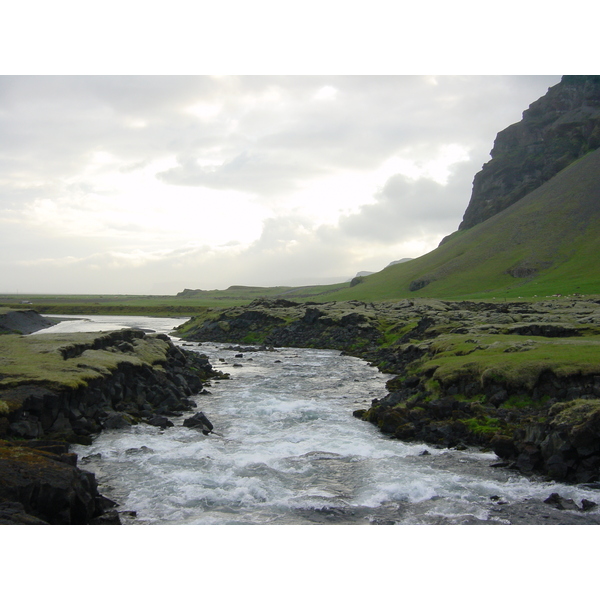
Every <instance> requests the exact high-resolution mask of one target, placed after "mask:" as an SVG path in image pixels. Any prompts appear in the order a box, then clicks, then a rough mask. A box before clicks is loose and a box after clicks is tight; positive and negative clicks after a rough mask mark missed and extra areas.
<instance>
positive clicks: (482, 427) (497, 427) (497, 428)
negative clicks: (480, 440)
mask: <svg viewBox="0 0 600 600" xmlns="http://www.w3.org/2000/svg"><path fill="white" fill-rule="evenodd" d="M463 423H464V424H465V425H466V426H467V429H468V430H469V431H471V432H472V433H475V434H477V435H481V436H485V437H490V436H493V435H495V434H497V433H501V432H502V431H503V424H502V422H501V421H500V420H499V419H496V418H493V417H486V416H480V417H475V418H473V419H465V420H464V421H463Z"/></svg>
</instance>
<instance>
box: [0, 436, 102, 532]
mask: <svg viewBox="0 0 600 600" xmlns="http://www.w3.org/2000/svg"><path fill="white" fill-rule="evenodd" d="M0 499H1V500H2V501H4V502H9V503H19V504H20V505H21V506H22V507H23V511H24V512H25V513H26V514H28V515H31V516H32V517H34V518H35V519H39V520H41V521H44V522H46V523H50V524H58V525H85V524H88V523H90V522H91V520H92V519H93V518H95V517H98V516H100V515H101V514H103V508H102V505H101V496H100V495H99V494H98V489H97V484H96V479H95V477H94V475H93V474H92V473H88V472H86V471H81V470H80V469H78V468H77V467H74V466H71V465H69V464H66V463H65V462H62V461H61V460H58V459H57V457H56V456H55V455H53V454H50V453H46V452H42V451H39V450H33V449H31V448H25V447H22V446H18V445H16V444H10V443H8V442H1V441H0ZM6 510H9V512H10V511H14V512H13V513H12V514H14V515H15V516H14V517H13V518H14V519H25V520H26V519H27V518H26V517H23V516H22V515H21V516H19V509H18V507H17V506H16V505H15V504H12V505H9V506H8V509H7V507H6V506H5V512H4V518H7V517H6V515H7V513H6Z"/></svg>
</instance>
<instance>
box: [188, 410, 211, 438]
mask: <svg viewBox="0 0 600 600" xmlns="http://www.w3.org/2000/svg"><path fill="white" fill-rule="evenodd" d="M183 426H184V427H189V428H191V429H199V430H200V431H202V433H203V434H204V435H208V434H209V433H210V432H211V431H212V430H213V424H212V423H211V422H210V421H209V420H208V418H207V417H206V415H205V414H204V413H203V412H202V411H200V412H197V413H196V414H195V415H194V416H193V417H189V418H187V419H185V421H184V422H183Z"/></svg>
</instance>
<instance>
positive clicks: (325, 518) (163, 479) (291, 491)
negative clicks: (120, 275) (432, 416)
mask: <svg viewBox="0 0 600 600" xmlns="http://www.w3.org/2000/svg"><path fill="white" fill-rule="evenodd" d="M183 321H185V319H164V318H163V319H157V318H150V317H131V318H130V317H118V318H114V317H95V316H94V317H85V320H84V319H83V317H82V319H77V320H69V321H63V322H62V323H60V324H59V325H57V326H55V327H54V328H50V329H46V330H43V332H39V334H40V335H43V334H45V333H51V332H52V331H59V330H60V331H63V332H64V331H99V330H109V329H118V328H120V327H128V326H135V327H141V328H143V329H146V330H153V331H157V332H163V333H169V332H171V331H172V328H173V327H175V326H176V325H178V324H179V323H181V322H183ZM173 339H174V341H175V342H176V343H177V344H181V345H183V346H185V348H186V349H187V350H191V351H197V352H202V353H205V354H206V355H208V356H209V358H210V360H211V363H212V364H213V366H215V368H217V369H221V370H223V371H224V372H228V373H230V375H231V378H230V379H229V380H221V381H213V382H212V383H210V384H209V387H207V390H208V391H209V392H210V395H208V394H206V395H198V396H197V397H196V398H195V400H196V402H197V404H198V410H202V411H203V412H204V413H205V414H206V415H207V416H208V418H209V419H210V420H211V421H212V423H213V425H214V428H215V429H214V432H215V433H214V434H211V435H209V436H204V435H202V434H201V433H200V432H197V431H195V430H190V429H187V428H184V427H181V423H182V421H183V418H184V417H175V418H172V419H171V420H172V421H173V422H174V423H175V427H172V428H169V429H166V430H164V431H161V430H160V429H158V428H155V427H151V426H148V425H137V426H134V427H132V428H131V430H129V431H125V432H123V431H122V430H118V431H107V432H103V433H102V434H100V435H99V436H97V438H96V439H95V441H94V443H93V444H92V445H91V446H74V447H73V450H74V451H75V452H77V454H78V455H79V457H80V463H79V464H80V466H81V467H82V468H84V469H88V470H90V471H93V472H94V473H96V475H97V478H98V481H99V483H100V489H101V491H102V493H103V494H104V495H106V496H108V497H110V498H112V499H114V500H116V501H117V502H118V503H119V505H120V506H119V511H122V520H123V522H125V523H131V524H263V525H264V524H498V525H501V524H516V523H518V524H521V523H522V524H541V523H544V524H546V523H548V524H554V523H556V524H598V523H600V514H599V511H598V509H594V510H592V511H590V512H586V513H583V512H579V511H575V510H568V511H564V510H562V511H561V510H558V509H556V508H554V507H552V506H549V505H548V504H545V503H544V502H543V501H544V500H545V499H546V498H548V496H549V495H550V494H551V493H554V492H556V493H558V494H560V495H561V496H563V497H564V498H569V499H572V500H574V501H575V502H577V503H578V504H579V505H580V504H581V501H582V499H584V498H585V499H588V500H591V501H593V502H596V503H598V504H599V505H600V491H599V490H598V489H593V488H590V487H588V486H571V485H566V484H560V483H554V482H547V481H544V480H542V479H536V478H533V479H530V478H526V477H523V476H521V475H520V474H519V473H517V472H515V471H510V470H507V469H502V468H492V467H491V466H490V465H492V464H493V463H495V462H497V461H498V459H497V457H496V456H495V455H494V454H492V453H485V452H479V451H477V450H475V449H473V450H471V451H457V450H448V449H440V448H434V447H431V446H428V445H426V444H418V443H414V444H407V443H403V442H400V441H398V440H393V439H390V438H389V437H388V436H386V435H384V434H382V433H381V432H379V431H378V430H377V429H376V428H375V427H374V426H373V425H371V424H370V423H366V422H363V421H360V420H358V419H355V418H354V417H352V411H353V410H356V409H357V408H366V407H368V406H370V401H371V400H372V399H373V398H377V397H382V396H383V395H385V393H386V392H385V382H386V380H387V379H388V377H389V376H387V375H384V374H382V373H379V372H378V371H377V369H375V368H373V367H370V366H369V365H368V364H367V363H366V362H364V361H362V360H359V359H357V358H353V357H349V356H341V355H340V352H338V351H332V350H315V349H295V348H277V349H275V350H273V351H252V352H247V351H246V352H240V351H239V350H236V349H230V348H229V347H228V346H227V345H225V344H212V343H204V344H201V345H200V344H190V343H187V344H186V343H182V342H181V341H179V340H177V338H173Z"/></svg>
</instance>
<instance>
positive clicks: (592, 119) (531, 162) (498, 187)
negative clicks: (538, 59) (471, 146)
mask: <svg viewBox="0 0 600 600" xmlns="http://www.w3.org/2000/svg"><path fill="white" fill-rule="evenodd" d="M598 147H600V76H598V75H587V76H564V77H563V78H562V80H561V82H560V83H559V84H557V85H555V86H553V87H551V88H550V89H549V90H548V92H547V94H546V95H545V96H543V97H542V98H540V99H539V100H537V101H536V102H534V103H533V104H531V105H530V106H529V109H528V110H526V111H525V112H524V113H523V119H522V121H520V122H519V123H515V124H513V125H511V126H510V127H507V128H506V129H505V130H504V131H501V132H500V133H498V135H497V137H496V141H495V142H494V148H493V150H492V152H491V156H492V160H490V161H489V162H488V163H486V164H485V165H483V168H482V170H481V171H480V172H479V173H477V175H475V179H474V181H473V193H472V196H471V200H470V202H469V205H468V207H467V210H466V212H465V215H464V217H463V221H462V223H461V224H460V227H459V229H469V228H471V227H473V226H474V225H477V224H478V223H481V222H482V221H485V220H486V219H489V218H490V217H492V216H494V215H495V214H496V213H499V212H500V211H502V210H504V209H505V208H507V207H508V206H510V205H511V204H514V203H515V202H517V201H518V200H520V199H521V198H523V197H524V196H525V195H526V194H528V193H529V192H531V191H533V190H534V189H536V188H537V187H539V186H540V185H541V184H542V183H544V182H545V181H548V180H549V179H551V178H552V177H553V176H554V175H556V174H557V173H558V172H559V171H561V170H562V169H564V168H565V167H567V166H568V165H569V164H571V163H572V162H574V161H575V160H577V159H578V158H580V157H581V156H583V155H584V154H586V153H588V152H590V151H591V150H594V149H596V148H598ZM514 276H515V277H523V276H528V275H527V274H526V273H524V272H518V273H514Z"/></svg>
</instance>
